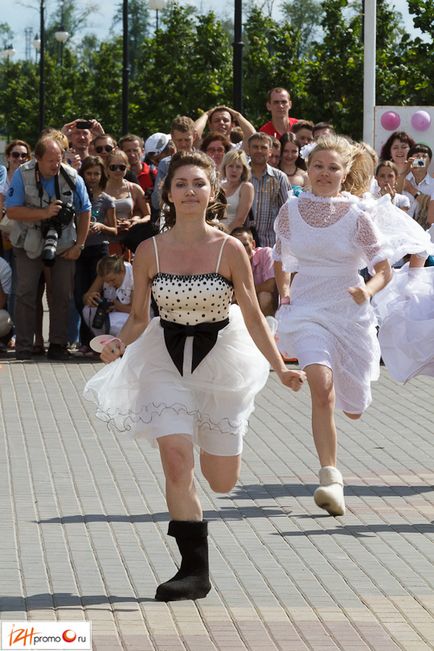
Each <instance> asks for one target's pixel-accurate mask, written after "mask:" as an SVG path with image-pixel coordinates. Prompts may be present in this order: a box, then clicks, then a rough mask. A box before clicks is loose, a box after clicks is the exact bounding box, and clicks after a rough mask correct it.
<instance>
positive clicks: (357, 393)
mask: <svg viewBox="0 0 434 651" xmlns="http://www.w3.org/2000/svg"><path fill="white" fill-rule="evenodd" d="M362 282H363V281H362V279H361V278H360V276H359V275H358V273H357V271H355V272H354V273H353V274H350V275H349V276H345V275H342V276H340V277H333V278H332V277H327V276H324V277H322V276H308V275H304V274H301V273H298V274H296V276H295V277H294V281H293V283H292V285H291V305H283V306H282V307H280V308H279V310H278V311H277V313H276V318H277V320H278V329H277V335H276V341H277V346H278V348H279V350H280V352H281V353H283V354H284V355H286V356H287V357H296V358H297V359H298V361H299V363H300V366H301V368H303V369H304V368H306V367H307V366H310V365H311V364H320V365H322V366H327V367H328V368H330V369H331V370H332V371H333V385H334V389H335V394H336V407H337V408H338V409H342V410H343V411H345V412H348V413H352V414H361V413H363V412H364V411H365V410H366V409H367V408H368V406H369V405H370V403H371V401H372V395H371V382H373V381H375V380H377V379H378V377H379V373H380V346H379V344H378V340H377V332H376V328H375V326H376V319H375V315H374V311H373V309H372V307H371V305H370V304H369V302H365V303H363V304H362V305H358V304H357V303H355V302H354V301H353V299H352V298H351V296H350V295H349V293H348V287H351V286H355V285H361V284H362Z"/></svg>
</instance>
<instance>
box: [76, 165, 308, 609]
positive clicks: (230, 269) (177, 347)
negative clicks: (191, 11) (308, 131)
mask: <svg viewBox="0 0 434 651" xmlns="http://www.w3.org/2000/svg"><path fill="white" fill-rule="evenodd" d="M216 191H217V175H216V171H215V167H214V165H213V164H212V162H211V161H210V160H209V158H208V157H207V156H206V155H205V154H202V153H200V152H196V153H192V154H188V153H183V152H180V153H178V154H175V156H173V158H172V162H171V165H170V167H169V171H168V175H167V177H166V180H165V182H164V186H163V192H162V196H163V200H164V201H165V203H166V204H167V205H168V210H167V211H166V217H165V223H166V225H167V227H168V228H167V230H166V231H165V232H163V233H162V234H160V235H158V236H157V237H155V238H153V239H152V240H147V241H145V242H143V243H142V244H141V245H140V246H139V247H138V249H137V252H136V256H135V259H134V265H133V270H134V296H133V304H132V308H131V312H130V316H129V318H128V321H127V323H126V325H125V326H124V328H123V329H122V331H121V333H120V335H119V341H115V342H110V343H108V344H107V345H106V346H105V347H104V349H103V351H102V355H101V357H102V359H103V361H105V362H107V365H106V366H105V367H104V368H103V369H102V370H101V371H100V372H99V373H97V375H96V376H94V377H93V378H92V379H91V380H90V381H89V382H88V384H87V386H86V388H85V396H86V397H88V398H89V399H90V400H94V401H95V402H96V403H97V405H98V414H99V415H100V416H101V417H103V418H105V419H106V420H107V421H108V422H109V423H110V424H112V425H114V426H115V427H117V429H120V430H129V431H131V432H132V433H133V434H134V435H136V436H139V435H143V436H145V437H146V438H147V439H148V440H149V441H150V442H151V443H153V444H154V445H158V447H159V450H160V455H161V461H162V466H163V471H164V475H165V479H166V500H167V506H168V510H169V513H170V516H171V521H170V523H169V532H168V533H169V535H171V536H174V537H175V538H176V542H177V544H178V547H179V550H180V552H181V557H182V562H181V567H180V570H179V572H178V573H177V574H176V575H175V576H174V577H173V578H172V579H170V580H169V581H166V582H165V583H162V584H161V585H159V586H158V588H157V593H156V599H157V600H159V601H173V600H180V599H198V598H201V597H205V596H206V594H207V593H208V592H209V590H210V588H211V586H210V582H209V572H208V543H207V522H206V521H204V520H203V518H202V507H201V504H200V502H199V498H198V495H197V492H196V488H195V484H194V455H193V444H194V443H196V444H197V445H198V446H199V448H200V465H201V470H202V473H203V475H204V477H205V478H206V479H207V481H208V482H209V484H210V486H211V488H212V490H214V491H216V492H219V493H226V492H228V491H230V490H231V489H232V488H233V487H234V485H235V483H236V482H237V479H238V476H239V472H240V465H241V450H242V441H243V435H244V433H245V430H246V426H247V419H248V417H249V415H250V413H251V412H252V410H253V407H254V403H253V401H254V396H255V394H256V393H257V392H258V391H259V390H260V389H261V388H262V387H263V386H264V384H265V382H266V380H267V376H268V371H269V364H270V365H271V366H272V368H273V369H274V370H275V371H276V373H277V375H278V377H279V379H280V380H281V382H282V383H283V384H284V385H285V386H288V387H290V388H292V389H294V390H298V389H299V388H300V386H301V384H302V382H303V380H304V373H303V372H302V371H291V370H288V369H287V368H286V367H285V365H284V364H283V363H282V359H281V356H280V354H279V352H278V350H277V348H276V345H275V342H274V339H273V337H272V335H271V332H270V330H269V329H268V326H267V323H266V321H265V318H264V317H263V316H262V314H261V311H260V309H259V305H258V301H257V298H256V293H255V287H254V283H253V277H252V272H251V267H250V262H249V259H248V257H247V254H246V253H245V251H244V247H243V246H242V244H241V243H240V242H239V241H238V240H237V239H235V238H232V237H230V236H228V235H225V234H224V233H222V232H221V231H219V230H218V229H216V228H213V227H212V226H210V225H209V224H208V223H207V221H206V215H207V210H208V207H209V203H210V201H212V200H213V198H214V196H215V194H216ZM233 290H235V292H236V295H237V301H238V306H236V305H231V301H232V294H233ZM151 291H152V293H153V296H154V298H155V300H156V302H157V304H158V307H159V311H160V317H158V318H154V319H152V320H151V321H149V318H148V315H149V299H150V294H151ZM121 356H122V357H121Z"/></svg>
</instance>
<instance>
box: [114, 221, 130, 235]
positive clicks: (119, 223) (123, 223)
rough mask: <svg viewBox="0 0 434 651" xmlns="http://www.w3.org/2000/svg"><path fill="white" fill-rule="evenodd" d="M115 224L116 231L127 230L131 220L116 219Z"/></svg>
mask: <svg viewBox="0 0 434 651" xmlns="http://www.w3.org/2000/svg"><path fill="white" fill-rule="evenodd" d="M116 226H117V228H118V233H120V232H122V231H128V230H129V229H130V227H131V221H130V220H129V219H117V220H116Z"/></svg>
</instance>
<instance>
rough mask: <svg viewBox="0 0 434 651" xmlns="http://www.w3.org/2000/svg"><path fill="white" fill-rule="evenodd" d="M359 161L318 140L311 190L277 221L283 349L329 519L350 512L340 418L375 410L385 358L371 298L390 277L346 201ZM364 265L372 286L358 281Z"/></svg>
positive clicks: (368, 229)
mask: <svg viewBox="0 0 434 651" xmlns="http://www.w3.org/2000/svg"><path fill="white" fill-rule="evenodd" d="M354 153H355V148H354V147H353V145H351V144H350V143H349V142H348V141H347V140H346V139H345V138H341V137H337V136H327V137H324V138H320V139H319V140H318V142H317V144H316V145H315V147H314V148H313V149H312V151H311V153H310V155H309V157H308V161H307V172H308V176H309V185H310V187H311V191H310V192H305V193H303V194H302V195H301V196H300V197H298V198H297V197H292V198H290V199H289V200H288V202H287V203H286V204H285V205H284V206H283V207H282V208H281V210H280V212H279V215H278V217H277V219H276V222H275V231H276V245H275V249H274V256H275V260H276V265H275V266H276V281H277V285H278V289H279V294H280V304H281V307H280V308H279V310H278V312H277V314H276V316H277V319H278V323H279V325H278V331H277V338H278V346H279V349H280V350H281V352H282V353H284V354H285V355H286V356H288V357H296V358H297V359H298V360H299V362H300V365H301V367H302V368H303V369H304V370H305V371H306V375H307V380H308V383H309V387H310V391H311V396H312V430H313V437H314V442H315V446H316V450H317V453H318V457H319V461H320V471H319V480H320V486H319V488H318V489H317V490H316V491H315V494H314V499H315V502H316V504H317V505H318V506H320V507H321V508H324V509H325V510H327V511H328V512H329V513H330V514H331V515H343V514H344V513H345V501H344V495H343V479H342V475H341V473H340V472H339V470H338V469H337V468H336V461H337V459H336V457H337V435H336V426H335V421H334V409H335V407H337V408H338V409H342V410H343V411H344V413H345V414H346V415H347V416H348V417H349V418H351V419H358V418H360V416H361V415H362V413H363V412H364V410H365V409H366V408H367V407H368V406H369V404H370V402H371V389H370V383H371V382H372V381H373V380H376V379H377V378H378V375H379V361H380V350H379V345H378V341H377V337H376V329H375V324H376V321H375V316H374V313H373V310H372V308H371V305H370V298H371V297H372V296H373V295H374V294H375V293H376V292H378V291H379V290H381V289H382V288H383V287H385V285H386V284H387V283H388V282H389V280H390V278H391V268H390V265H389V262H388V261H387V260H386V259H385V255H384V253H383V252H382V250H381V246H380V242H379V234H378V232H377V230H376V227H375V226H374V224H373V222H372V220H371V218H370V216H369V215H368V214H367V213H366V212H364V211H363V210H362V208H360V207H359V205H358V201H357V200H354V198H353V199H352V198H351V196H350V195H348V194H347V195H342V194H341V189H342V186H343V183H344V181H345V178H346V176H347V174H348V173H349V172H350V170H351V165H352V161H353V155H354ZM366 265H368V267H369V268H370V269H371V273H374V275H373V277H372V278H371V280H369V282H368V283H367V284H365V283H364V281H363V279H362V278H361V276H360V275H359V273H358V270H359V269H361V268H363V267H365V266H366ZM292 272H297V273H296V275H295V277H294V280H293V282H292V285H291V297H290V276H291V273H292Z"/></svg>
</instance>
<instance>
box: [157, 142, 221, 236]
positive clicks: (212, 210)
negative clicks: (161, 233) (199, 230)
mask: <svg viewBox="0 0 434 651" xmlns="http://www.w3.org/2000/svg"><path fill="white" fill-rule="evenodd" d="M186 165H195V166H196V167H200V169H202V170H204V172H205V174H206V175H207V177H208V180H209V182H210V185H211V191H212V194H213V195H214V199H213V200H212V201H211V202H210V203H209V205H208V209H207V213H206V219H207V221H212V220H213V219H216V218H217V219H221V217H223V215H224V211H225V206H224V205H222V203H221V202H220V201H218V200H217V201H216V199H215V198H216V197H217V196H218V193H219V182H218V178H217V170H216V168H215V165H214V162H213V161H212V160H211V158H210V157H209V156H207V155H206V154H205V153H203V152H201V151H194V152H184V151H180V152H178V153H176V154H174V155H173V156H172V159H171V161H170V165H169V170H168V172H167V176H166V178H165V179H164V183H163V187H162V190H161V198H162V211H163V215H164V224H165V227H166V228H172V227H173V226H174V225H175V224H176V211H175V206H174V204H173V203H172V202H171V201H170V199H169V194H170V188H171V185H172V180H173V177H174V174H175V172H176V170H178V169H179V168H180V167H185V166H186Z"/></svg>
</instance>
